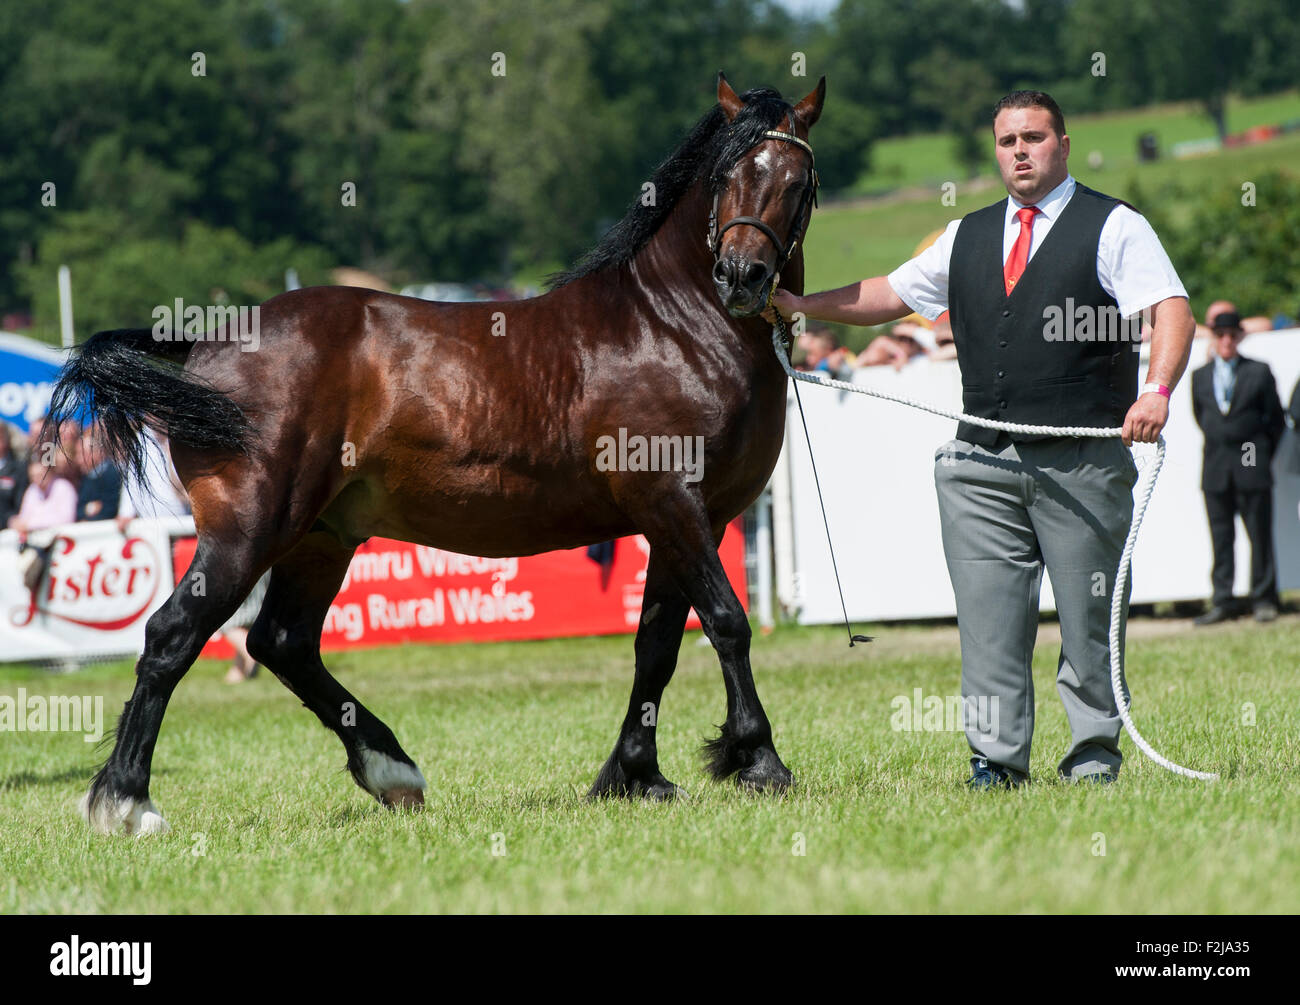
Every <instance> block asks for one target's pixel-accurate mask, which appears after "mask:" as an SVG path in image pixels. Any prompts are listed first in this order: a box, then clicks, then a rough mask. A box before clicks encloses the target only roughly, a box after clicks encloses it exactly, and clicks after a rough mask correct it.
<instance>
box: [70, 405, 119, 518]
mask: <svg viewBox="0 0 1300 1005" xmlns="http://www.w3.org/2000/svg"><path fill="white" fill-rule="evenodd" d="M101 437H102V431H101V430H100V428H99V426H98V425H91V426H87V427H86V428H85V429H84V430H83V431H82V433H81V439H80V441H79V442H78V458H77V462H78V466H79V467H80V469H81V473H82V474H81V485H80V486H79V487H78V488H77V519H78V520H112V519H114V518H115V517H116V516H117V510H118V507H119V505H120V504H121V499H122V473H121V472H120V471H118V469H117V465H116V464H114V463H113V461H112V459H111V458H110V457H109V456H108V454H107V452H106V451H105V450H104V444H103V440H102V438H101Z"/></svg>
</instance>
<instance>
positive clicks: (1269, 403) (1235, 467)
mask: <svg viewBox="0 0 1300 1005" xmlns="http://www.w3.org/2000/svg"><path fill="white" fill-rule="evenodd" d="M1210 329H1211V331H1212V333H1213V338H1214V345H1213V349H1214V354H1213V358H1212V359H1211V361H1210V362H1209V363H1208V364H1207V365H1206V366H1203V367H1201V368H1200V369H1199V370H1197V371H1195V372H1194V373H1193V374H1192V407H1193V409H1195V412H1196V424H1197V425H1198V426H1200V427H1201V431H1202V432H1203V433H1204V434H1205V462H1204V468H1203V470H1202V472H1201V490H1202V491H1203V492H1204V493H1205V512H1206V515H1207V516H1208V517H1209V519H1210V538H1211V540H1212V542H1213V545H1214V571H1213V573H1212V575H1211V581H1212V583H1213V586H1214V596H1213V598H1212V600H1211V605H1210V610H1209V611H1207V612H1206V613H1205V614H1203V615H1201V616H1200V617H1199V618H1197V619H1196V623H1197V624H1198V625H1213V624H1216V623H1218V622H1220V621H1226V620H1228V619H1229V618H1231V617H1233V616H1234V614H1235V611H1234V610H1233V602H1232V581H1233V575H1234V569H1233V561H1232V558H1233V556H1232V552H1233V541H1234V537H1235V527H1234V523H1233V520H1234V518H1235V517H1236V516H1237V515H1238V514H1240V515H1241V521H1242V523H1244V524H1245V525H1246V534H1247V536H1248V537H1249V538H1250V600H1251V603H1252V605H1253V606H1254V610H1255V620H1256V621H1272V620H1273V619H1274V618H1276V617H1277V602H1278V601H1277V562H1276V560H1275V557H1274V553H1273V452H1274V450H1276V448H1277V444H1278V441H1279V440H1280V439H1281V438H1282V430H1283V429H1284V428H1285V427H1286V420H1285V418H1284V417H1283V413H1282V402H1281V401H1280V400H1279V399H1278V395H1277V384H1276V383H1275V382H1274V380H1273V371H1271V370H1270V369H1269V368H1268V364H1267V363H1261V362H1259V361H1258V360H1253V359H1247V358H1246V357H1244V356H1242V355H1241V354H1240V353H1239V352H1238V351H1237V348H1238V346H1239V345H1240V344H1241V339H1242V330H1241V318H1240V317H1239V316H1238V315H1237V312H1236V311H1232V310H1230V311H1223V312H1222V313H1220V314H1218V315H1216V316H1215V317H1213V318H1211V319H1210Z"/></svg>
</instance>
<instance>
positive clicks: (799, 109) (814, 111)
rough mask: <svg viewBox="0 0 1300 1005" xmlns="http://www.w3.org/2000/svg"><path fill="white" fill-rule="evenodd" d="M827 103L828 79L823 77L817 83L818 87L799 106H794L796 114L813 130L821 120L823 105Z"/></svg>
mask: <svg viewBox="0 0 1300 1005" xmlns="http://www.w3.org/2000/svg"><path fill="white" fill-rule="evenodd" d="M825 101H826V78H825V77H822V79H821V80H819V81H817V86H816V87H815V88H814V89H813V91H812V93H811V94H809V95H808V96H807V97H806V98H804V99H803V100H802V101H801V102H799V104H797V105H795V106H794V111H795V114H796V115H798V116H799V118H801V119H803V121H804V122H805V123H806V124H807V126H808V128H809V129H811V128H812V127H813V124H814V123H815V122H816V121H817V120H818V119H820V118H821V115H822V104H823V103H824V102H825Z"/></svg>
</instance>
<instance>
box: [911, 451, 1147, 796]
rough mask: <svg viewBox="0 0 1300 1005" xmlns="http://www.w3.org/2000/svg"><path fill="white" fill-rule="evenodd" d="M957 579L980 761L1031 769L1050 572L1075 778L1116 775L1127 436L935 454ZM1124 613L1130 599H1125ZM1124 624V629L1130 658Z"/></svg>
mask: <svg viewBox="0 0 1300 1005" xmlns="http://www.w3.org/2000/svg"><path fill="white" fill-rule="evenodd" d="M934 472H935V487H936V490H937V492H938V496H939V516H940V520H941V526H942V532H943V550H944V556H945V558H946V559H947V563H948V575H949V577H950V578H951V580H952V588H953V593H954V594H955V595H956V598H957V625H958V630H959V632H960V635H961V689H962V696H963V698H964V700H965V704H966V707H967V708H972V707H976V705H977V704H978V703H979V702H980V701H983V702H984V703H985V705H984V706H981V707H987V706H988V705H990V704H994V703H993V699H995V698H996V708H997V713H998V714H997V716H996V719H994V720H993V723H994V724H995V727H994V728H993V729H992V730H991V731H990V732H982V731H981V728H982V727H988V726H989V725H990V721H989V719H990V717H988V716H981V717H979V718H980V720H982V721H976V722H971V721H969V720H970V719H974V718H976V717H974V716H968V721H967V723H966V739H967V741H968V742H969V744H970V749H971V752H972V754H973V756H972V758H971V762H972V764H974V762H975V761H976V760H977V759H979V758H986V759H987V760H988V761H990V762H992V763H993V764H997V765H999V766H1001V767H1002V768H1004V769H1005V770H1007V771H1008V772H1010V773H1011V774H1012V775H1013V776H1014V777H1015V778H1016V779H1017V780H1024V779H1025V778H1027V777H1028V775H1029V748H1030V743H1031V741H1032V739H1033V733H1034V681H1033V675H1032V672H1031V671H1032V661H1033V655H1034V641H1035V638H1036V637H1037V635H1038V603H1039V588H1040V586H1041V584H1042V578H1043V569H1044V567H1046V569H1047V573H1048V575H1049V576H1050V577H1051V580H1052V591H1053V593H1054V594H1055V596H1056V606H1057V611H1058V614H1059V617H1060V623H1061V655H1060V660H1059V662H1058V664H1057V674H1056V689H1057V691H1058V692H1059V694H1060V696H1061V701H1062V702H1064V704H1065V712H1066V716H1067V718H1068V720H1069V724H1070V734H1071V737H1072V742H1071V745H1070V749H1069V750H1068V751H1067V752H1066V754H1065V756H1064V757H1063V758H1061V761H1060V764H1059V765H1058V767H1057V770H1058V772H1059V773H1060V774H1061V775H1062V776H1063V777H1066V778H1071V777H1075V776H1079V775H1085V774H1093V773H1096V772H1102V771H1109V772H1111V773H1113V774H1117V773H1118V772H1119V767H1120V761H1121V760H1122V758H1121V756H1120V751H1119V733H1120V729H1121V722H1120V718H1119V712H1118V710H1117V709H1116V707H1115V699H1114V697H1113V695H1112V693H1111V685H1110V643H1109V639H1108V634H1109V629H1110V598H1111V592H1112V591H1113V590H1114V587H1115V573H1116V570H1117V569H1118V567H1119V557H1120V554H1121V553H1122V552H1123V550H1124V539H1125V537H1126V536H1127V535H1128V529H1129V523H1130V521H1131V520H1132V517H1133V494H1132V493H1133V486H1134V484H1135V483H1136V481H1137V467H1136V465H1135V464H1134V463H1133V457H1132V454H1130V453H1129V450H1128V448H1127V447H1125V446H1124V444H1123V443H1122V442H1120V441H1119V440H1118V439H1074V438H1053V439H1050V440H1039V441H1033V442H1028V443H1011V444H1008V445H1007V446H1006V447H1004V448H1003V449H1001V450H997V451H990V450H986V449H984V448H983V447H981V446H977V445H975V444H972V443H968V442H966V441H965V440H952V441H950V442H949V443H947V444H945V445H944V446H942V447H940V448H939V450H938V451H937V452H936V454H935V466H934ZM1124 609H1125V613H1126V614H1127V610H1128V596H1127V595H1126V596H1125V598H1124ZM1123 639H1124V626H1123V624H1121V626H1120V650H1121V654H1122V652H1123Z"/></svg>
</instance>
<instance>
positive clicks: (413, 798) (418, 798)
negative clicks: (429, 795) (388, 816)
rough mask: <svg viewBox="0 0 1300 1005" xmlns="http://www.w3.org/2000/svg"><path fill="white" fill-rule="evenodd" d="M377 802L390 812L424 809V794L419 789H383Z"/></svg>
mask: <svg viewBox="0 0 1300 1005" xmlns="http://www.w3.org/2000/svg"><path fill="white" fill-rule="evenodd" d="M379 801H380V802H381V803H383V804H384V805H385V806H387V807H388V808H389V809H390V810H422V809H424V793H423V792H421V791H420V790H419V789H385V790H384V791H383V792H381V793H380V794H379Z"/></svg>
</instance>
